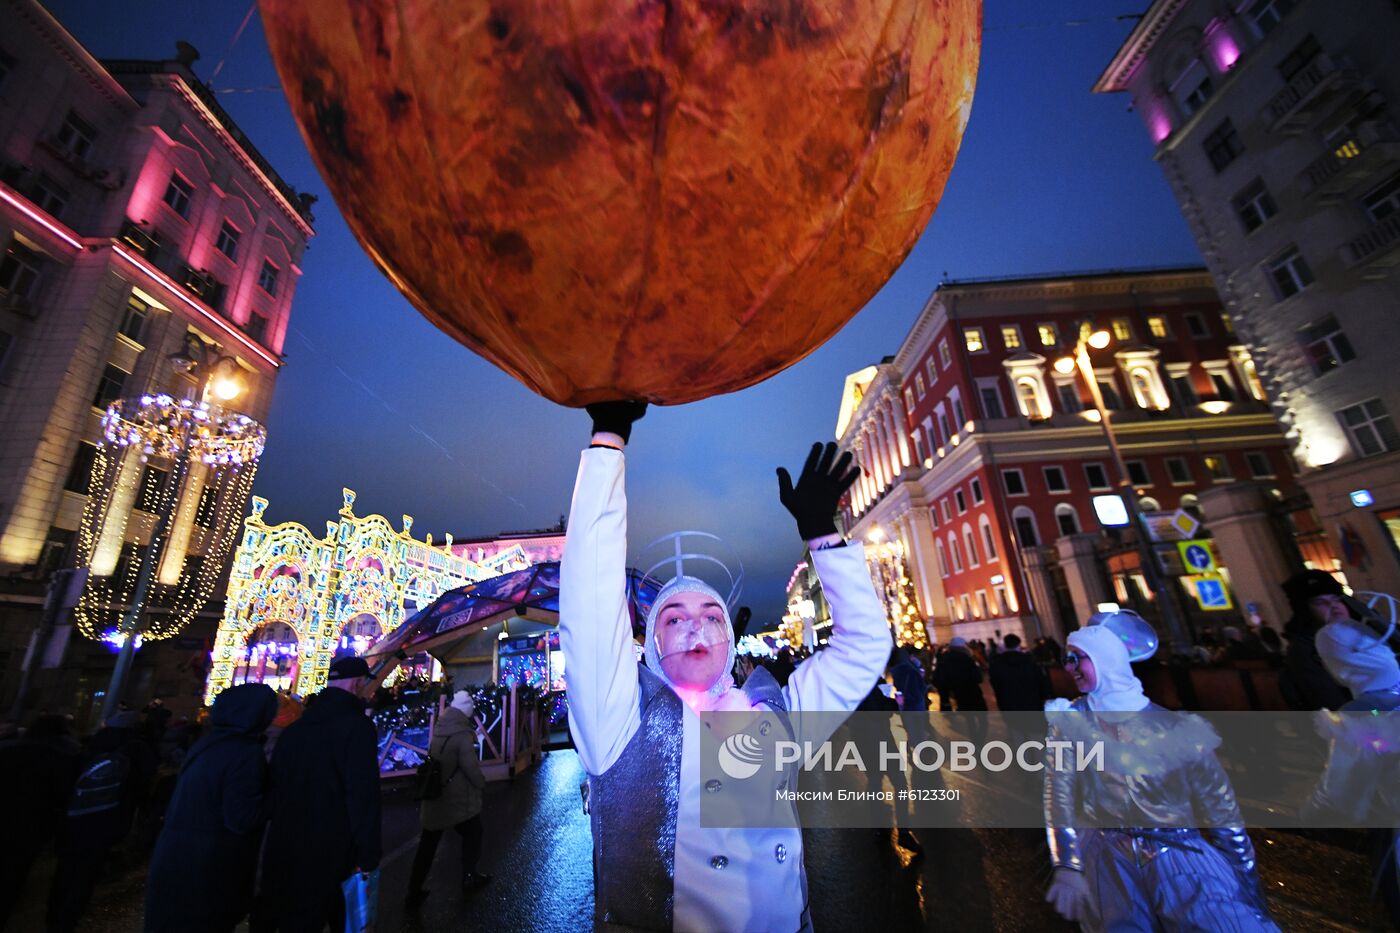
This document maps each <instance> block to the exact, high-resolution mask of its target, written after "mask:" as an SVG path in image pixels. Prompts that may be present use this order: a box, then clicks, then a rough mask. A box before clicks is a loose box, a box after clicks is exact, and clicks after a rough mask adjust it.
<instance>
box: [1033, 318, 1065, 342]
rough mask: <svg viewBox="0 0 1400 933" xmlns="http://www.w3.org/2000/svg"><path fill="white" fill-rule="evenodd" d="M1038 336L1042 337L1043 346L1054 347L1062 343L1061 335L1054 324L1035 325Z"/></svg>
mask: <svg viewBox="0 0 1400 933" xmlns="http://www.w3.org/2000/svg"><path fill="white" fill-rule="evenodd" d="M1035 333H1036V336H1037V337H1039V338H1040V345H1041V346H1042V347H1054V346H1058V345H1059V343H1060V335H1059V333H1058V332H1057V331H1056V330H1055V325H1054V324H1048V323H1047V324H1037V325H1036V326H1035Z"/></svg>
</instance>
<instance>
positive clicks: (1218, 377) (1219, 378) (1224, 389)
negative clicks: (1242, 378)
mask: <svg viewBox="0 0 1400 933" xmlns="http://www.w3.org/2000/svg"><path fill="white" fill-rule="evenodd" d="M1210 384H1211V388H1213V389H1215V397H1216V398H1218V399H1220V400H1221V401H1225V402H1233V401H1234V400H1235V384H1234V383H1233V382H1231V381H1230V377H1229V376H1228V375H1226V374H1225V372H1223V371H1220V370H1216V371H1213V372H1212V373H1211V374H1210Z"/></svg>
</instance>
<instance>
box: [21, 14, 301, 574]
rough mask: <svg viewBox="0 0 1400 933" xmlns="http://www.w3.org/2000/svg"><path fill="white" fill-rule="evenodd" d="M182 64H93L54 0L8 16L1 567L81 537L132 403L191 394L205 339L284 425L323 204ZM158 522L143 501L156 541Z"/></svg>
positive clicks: (58, 554)
mask: <svg viewBox="0 0 1400 933" xmlns="http://www.w3.org/2000/svg"><path fill="white" fill-rule="evenodd" d="M197 57H198V54H197V53H196V52H195V51H194V50H193V49H192V48H190V47H189V46H186V45H183V44H182V45H181V48H180V50H179V52H178V54H177V57H176V59H175V60H171V61H160V62H145V61H109V62H98V61H97V60H96V59H94V58H93V57H92V56H91V55H90V54H89V53H88V52H87V51H86V50H85V49H84V48H83V47H82V46H81V45H80V44H79V43H78V42H77V41H76V40H75V39H74V38H73V37H72V36H71V35H70V34H69V33H68V32H67V31H66V30H65V29H64V28H63V27H62V25H60V24H59V23H58V22H57V21H56V20H55V19H54V18H53V17H52V16H50V15H49V13H48V12H47V11H46V10H44V9H43V8H42V7H41V6H39V5H38V4H37V3H33V2H25V0H21V2H17V3H13V4H7V5H6V6H5V7H4V9H3V11H0V431H3V435H4V438H5V441H4V444H3V445H0V573H10V574H15V573H18V574H21V575H31V574H32V575H36V576H42V574H43V573H44V572H45V571H46V570H48V569H52V568H54V567H56V566H58V565H59V564H60V563H61V562H62V560H63V558H64V554H65V552H66V551H67V550H68V548H69V547H70V546H71V544H72V541H73V533H74V530H75V529H76V528H77V527H78V525H79V521H80V517H81V512H82V508H83V504H84V501H85V493H86V488H87V471H88V469H89V468H90V465H91V462H92V456H93V452H94V450H95V448H94V443H95V441H96V440H97V439H98V437H99V423H98V422H99V417H100V415H101V412H102V410H103V409H104V408H105V406H106V405H107V404H108V403H109V402H110V401H112V400H113V399H116V398H120V397H129V396H133V395H140V394H143V393H148V392H155V391H165V392H170V393H172V394H176V395H181V396H188V395H190V394H191V392H192V391H193V390H194V388H195V385H194V380H193V379H192V377H190V376H188V375H185V374H184V373H182V372H180V371H179V370H178V368H177V367H175V366H174V364H172V362H171V360H170V359H169V357H170V355H171V354H173V353H176V352H177V351H180V350H181V349H182V348H184V347H185V346H186V345H187V343H188V342H189V340H190V338H191V336H193V337H195V338H198V340H200V341H202V342H203V343H204V344H205V345H206V346H207V347H208V350H207V353H208V354H209V359H210V360H211V361H212V360H213V359H215V358H216V357H218V356H229V357H232V358H233V360H234V361H235V363H236V366H237V367H238V369H239V370H240V375H241V377H242V382H243V383H244V385H245V390H244V392H243V393H242V394H241V395H240V396H238V398H237V401H236V403H235V406H236V407H237V408H238V409H239V410H240V411H244V412H246V413H248V414H249V415H251V416H252V417H254V418H257V419H259V420H265V418H266V415H267V409H268V406H269V404H270V402H271V399H272V390H273V385H274V382H275V380H276V378H277V373H278V370H279V369H280V367H281V364H282V346H283V342H284V340H285V338H286V328H287V322H288V318H289V315H290V311H291V305H292V300H293V296H294V294H295V292H296V287H297V283H298V280H299V278H300V276H301V265H300V264H301V260H302V255H303V253H304V251H305V249H306V245H307V241H308V239H309V238H310V237H311V236H312V235H313V230H312V227H311V221H312V217H311V213H310V202H311V200H312V199H310V198H308V197H306V196H301V195H298V194H297V193H296V192H295V191H293V190H292V189H291V188H290V187H289V186H288V185H287V184H286V183H285V182H283V181H282V179H281V178H280V177H278V175H277V174H276V172H275V171H274V170H273V169H272V167H271V166H269V165H268V164H267V162H266V160H265V159H264V158H263V157H262V155H261V154H259V153H258V151H257V150H256V149H255V148H254V147H253V145H252V144H251V143H250V142H249V141H248V140H247V138H246V137H245V136H244V135H243V133H242V132H241V131H240V130H239V128H238V127H237V126H236V125H235V124H234V123H233V121H232V120H231V119H230V118H229V117H228V115H227V114H226V113H225V112H224V111H223V109H222V108H221V107H220V106H219V104H218V103H217V101H215V99H214V96H213V94H212V93H211V92H210V91H209V90H208V89H207V88H206V87H205V85H203V83H202V82H200V81H199V79H198V78H197V77H196V76H195V74H194V72H193V70H192V66H193V63H194V60H195V59H196V58H197ZM152 522H153V516H149V515H145V514H143V513H140V512H139V511H138V512H134V513H133V517H132V520H131V522H130V524H129V536H131V537H132V538H134V539H135V540H139V539H140V536H141V535H142V534H143V533H144V532H143V530H142V529H143V528H145V527H146V526H148V525H149V524H151V523H152Z"/></svg>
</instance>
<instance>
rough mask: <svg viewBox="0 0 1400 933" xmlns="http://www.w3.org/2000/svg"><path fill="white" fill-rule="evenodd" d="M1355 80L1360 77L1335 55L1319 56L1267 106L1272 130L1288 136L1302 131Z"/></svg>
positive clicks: (1266, 109)
mask: <svg viewBox="0 0 1400 933" xmlns="http://www.w3.org/2000/svg"><path fill="white" fill-rule="evenodd" d="M1355 83H1356V76H1355V75H1354V74H1353V73H1352V72H1350V71H1348V70H1346V69H1343V68H1341V67H1339V66H1338V65H1337V63H1336V62H1334V61H1333V60H1332V59H1331V57H1329V56H1327V55H1318V56H1316V57H1315V58H1313V60H1312V61H1310V62H1308V64H1307V65H1305V66H1304V67H1303V70H1302V71H1300V72H1298V73H1297V74H1296V75H1294V76H1293V79H1292V80H1291V81H1289V82H1288V84H1287V85H1286V86H1285V87H1284V89H1283V90H1281V91H1279V92H1278V93H1277V94H1275V95H1274V96H1273V98H1272V99H1271V100H1270V101H1269V102H1268V104H1266V105H1265V106H1264V116H1265V119H1266V120H1267V121H1268V123H1269V129H1270V130H1271V131H1273V132H1275V133H1282V134H1284V135H1286V136H1292V135H1295V134H1297V133H1301V132H1302V131H1303V130H1305V129H1307V127H1308V124H1309V123H1310V122H1311V121H1312V118H1313V117H1314V116H1316V115H1317V112H1318V110H1319V109H1320V108H1321V107H1322V106H1323V105H1324V104H1326V103H1327V102H1328V101H1329V100H1331V99H1332V97H1333V96H1334V95H1335V94H1336V93H1337V92H1338V91H1339V90H1341V89H1343V88H1346V87H1350V86H1353V85H1355Z"/></svg>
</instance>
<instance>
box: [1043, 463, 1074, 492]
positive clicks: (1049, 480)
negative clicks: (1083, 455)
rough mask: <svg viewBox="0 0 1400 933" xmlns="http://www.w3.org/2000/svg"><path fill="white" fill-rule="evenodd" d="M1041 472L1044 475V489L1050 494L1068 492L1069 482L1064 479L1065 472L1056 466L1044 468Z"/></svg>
mask: <svg viewBox="0 0 1400 933" xmlns="http://www.w3.org/2000/svg"><path fill="white" fill-rule="evenodd" d="M1042 472H1043V473H1044V474H1045V488H1046V489H1048V490H1050V491H1051V492H1069V480H1067V479H1065V471H1064V470H1063V469H1062V468H1060V467H1057V466H1048V467H1045V468H1044V469H1043V470H1042Z"/></svg>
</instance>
